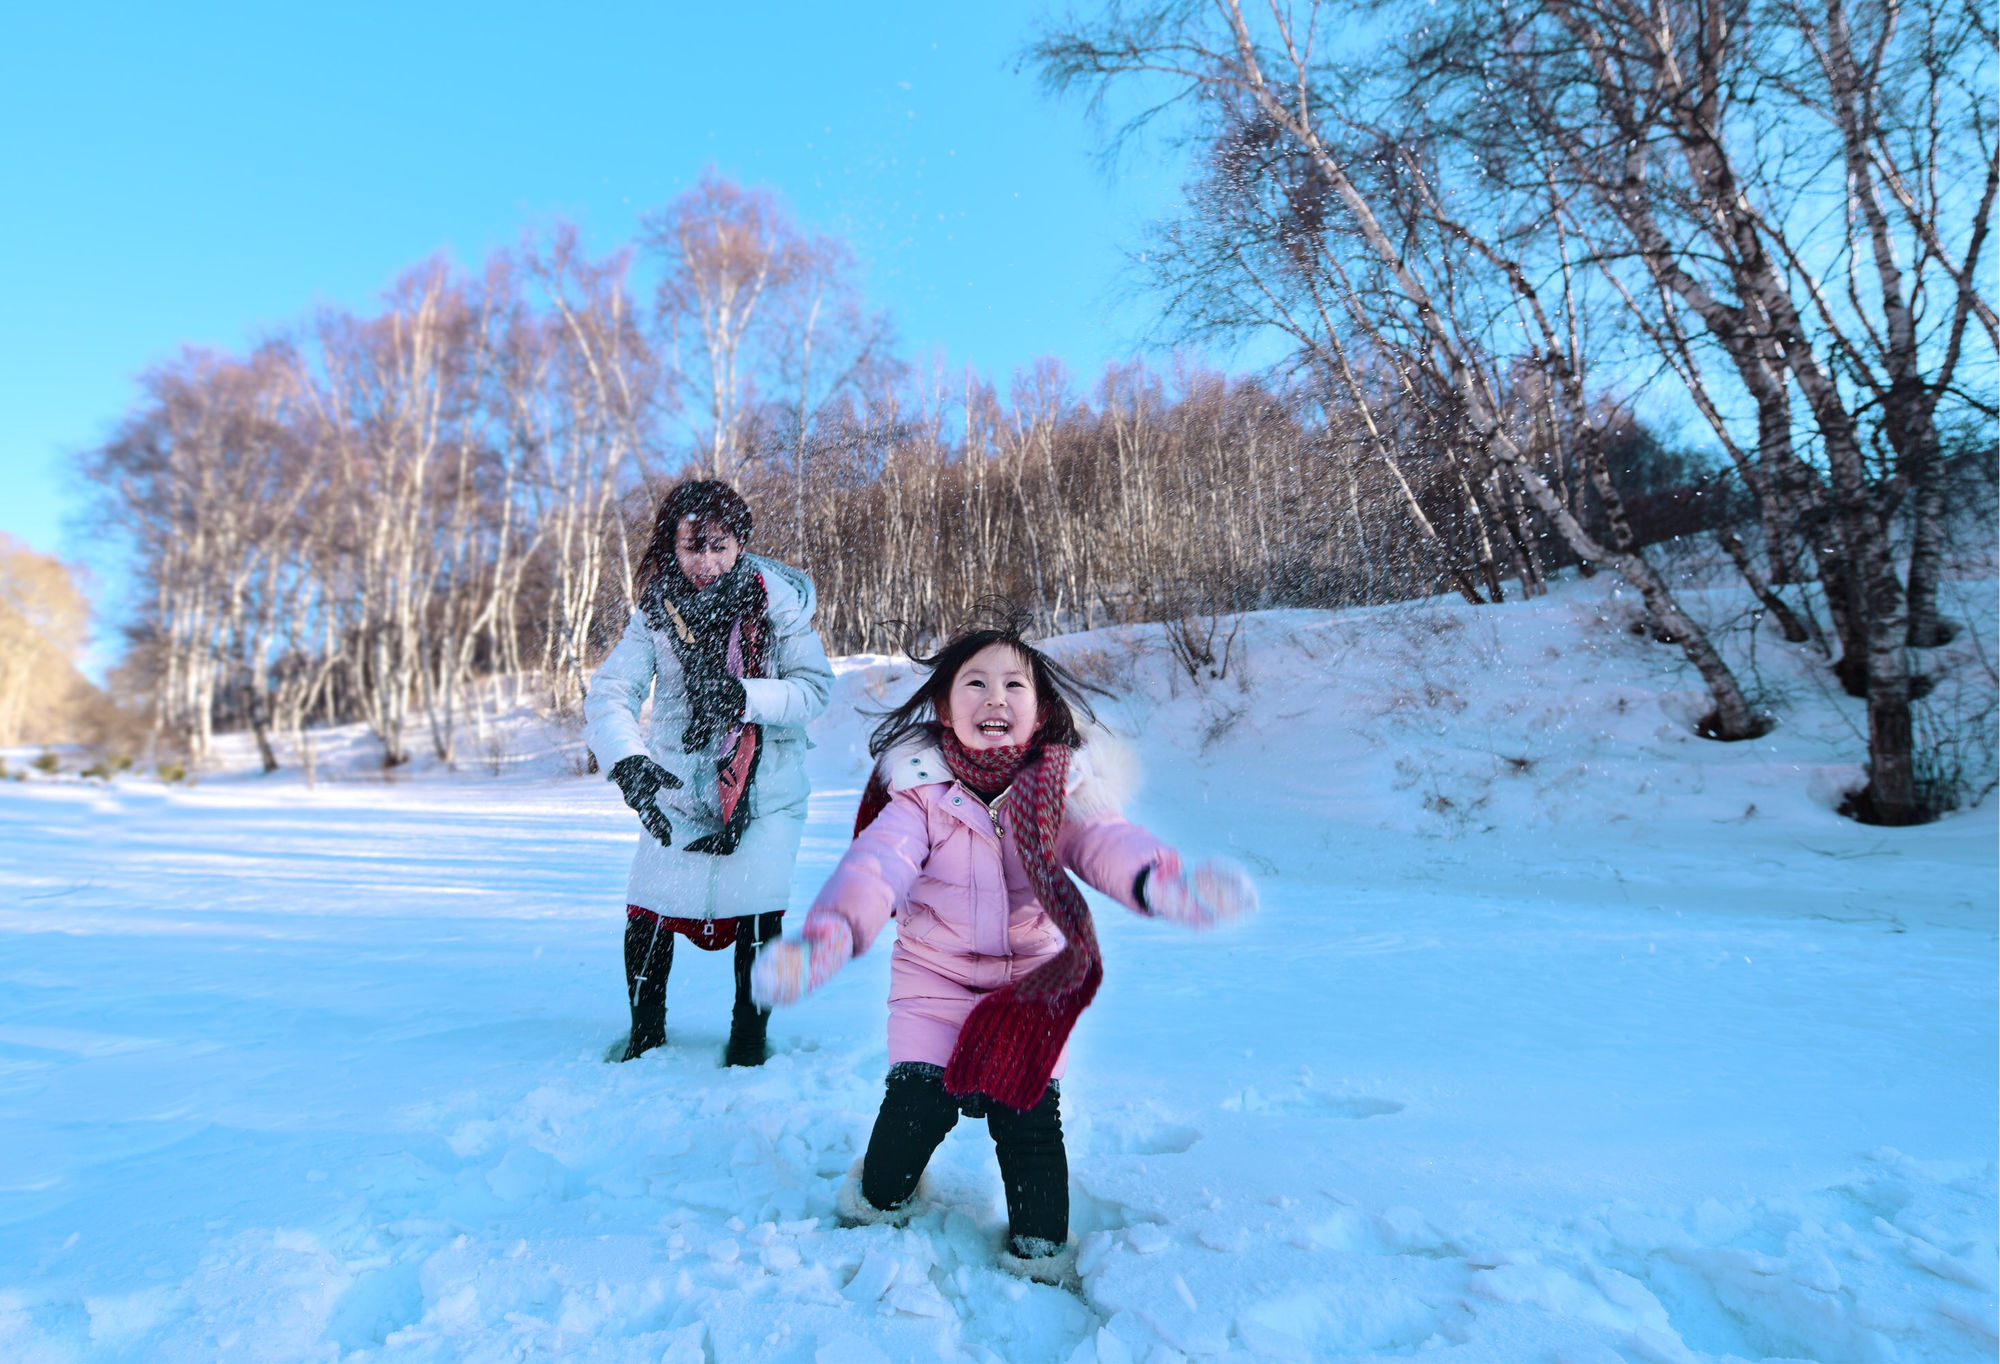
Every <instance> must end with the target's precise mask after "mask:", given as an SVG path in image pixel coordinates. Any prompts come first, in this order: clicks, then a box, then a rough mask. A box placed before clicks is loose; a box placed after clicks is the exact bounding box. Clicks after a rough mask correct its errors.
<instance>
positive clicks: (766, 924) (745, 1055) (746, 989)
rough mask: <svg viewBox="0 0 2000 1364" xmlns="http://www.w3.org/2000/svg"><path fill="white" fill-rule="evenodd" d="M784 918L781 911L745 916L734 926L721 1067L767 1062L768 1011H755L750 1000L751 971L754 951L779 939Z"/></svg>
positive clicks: (755, 1006) (755, 953) (769, 1014)
mask: <svg viewBox="0 0 2000 1364" xmlns="http://www.w3.org/2000/svg"><path fill="white" fill-rule="evenodd" d="M784 917H785V916H784V911H783V910H778V911H775V912H774V913H770V914H746V915H744V916H743V918H742V919H741V920H740V921H738V923H737V925H736V1007H735V1008H734V1009H733V1010H732V1011H731V1012H730V1016H729V1047H728V1050H727V1051H725V1052H724V1054H723V1058H722V1060H723V1064H724V1065H731V1066H761V1065H763V1064H764V1062H765V1061H766V1060H767V1059H769V1056H770V1049H769V1048H768V1047H766V1046H765V1045H764V1029H765V1027H766V1026H767V1025H768V1024H769V1023H770V1021H771V1011H770V1010H769V1009H760V1008H758V1007H757V1005H756V1003H755V1002H754V1001H753V1000H752V999H751V998H750V968H751V967H752V966H753V965H755V964H756V961H757V949H758V948H759V947H762V946H763V945H764V944H765V943H767V942H769V941H770V940H771V939H773V938H775V937H777V936H778V934H779V930H780V927H781V925H782V924H783V923H784Z"/></svg>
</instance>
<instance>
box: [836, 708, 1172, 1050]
mask: <svg viewBox="0 0 2000 1364" xmlns="http://www.w3.org/2000/svg"><path fill="white" fill-rule="evenodd" d="M877 770H878V771H880V772H881V773H882V775H883V777H884V779H885V781H886V782H887V784H888V786H889V789H890V792H891V797H890V800H889V804H888V805H887V806H886V807H884V809H883V810H882V813H881V814H879V815H877V816H876V817H875V821H874V823H872V824H870V825H869V826H868V827H867V828H866V829H864V830H862V831H861V834H860V835H859V836H858V837H857V838H856V839H855V840H854V843H853V845H852V846H851V847H850V848H848V850H847V855H846V856H845V857H843V858H841V859H840V865H839V866H838V867H836V868H835V869H834V873H833V875H832V876H831V877H830V878H828V880H827V883H826V885H825V886H824V887H822V888H821V890H820V893H819V895H818V897H817V898H816V899H815V900H814V901H813V909H814V911H819V910H832V911H834V912H835V913H838V914H840V915H841V916H842V917H843V918H845V919H846V920H847V922H848V924H849V926H850V927H852V928H853V930H854V949H855V951H856V952H864V951H866V950H867V949H868V945H869V944H870V943H871V942H873V941H874V939H875V935H876V934H877V933H879V932H881V930H882V925H883V924H884V923H886V922H887V921H888V919H889V917H890V916H891V915H895V916H896V917H897V919H898V921H899V922H898V926H897V929H896V946H895V949H894V951H893V953H892V954H891V956H890V959H889V1061H890V1064H892V1065H893V1064H895V1063H896V1062H899V1061H928V1062H930V1063H931V1064H933V1065H939V1066H941V1065H944V1064H945V1063H946V1062H948V1061H949V1060H950V1059H951V1052H952V1048H953V1046H954V1045H955V1044H956V1043H957V1041H958V1030H959V1028H960V1027H961V1026H963V1025H964V1023H965V1016H966V1015H967V1014H969V1013H971V1012H972V1006H973V1005H974V1004H975V1003H976V1002H978V999H979V996H980V995H982V994H985V993H986V992H988V991H990V990H994V989H997V988H999V987H1000V986H1002V985H1005V984H1007V983H1008V982H1010V981H1014V980H1019V979H1020V978H1021V977H1022V976H1024V975H1026V974H1028V972H1030V971H1032V970H1034V969H1035V968H1036V967H1037V966H1039V965H1041V963H1042V962H1044V961H1046V960H1047V959H1048V958H1050V957H1052V956H1054V955H1055V954H1056V953H1057V952H1058V951H1060V950H1061V949H1062V943H1063V940H1062V934H1061V932H1060V931H1059V930H1058V929H1057V928H1056V926H1055V923H1054V922H1053V921H1052V920H1051V919H1050V918H1049V916H1048V915H1047V914H1046V913H1045V912H1044V911H1043V909H1042V906H1041V904H1040V902H1039V901H1037V900H1036V898H1035V892H1034V889H1033V887H1032V886H1031V885H1030V884H1029V881H1028V873H1027V869H1026V868H1025V867H1024V866H1022V865H1021V854H1020V852H1019V850H1018V849H1017V848H1016V847H1015V845H1014V838H1013V833H1012V830H1011V828H1010V829H1009V830H1008V832H1007V834H1006V836H1004V837H1003V836H1002V835H1001V833H1000V826H1004V825H1005V824H1006V819H1007V806H1006V800H1005V798H1004V797H1003V798H1002V799H1001V801H1000V804H999V812H998V818H997V820H996V818H995V816H994V815H993V814H992V813H990V812H989V811H988V810H987V808H986V806H985V804H984V803H982V802H981V801H980V799H979V797H977V796H975V795H974V794H972V792H970V791H968V790H966V789H964V788H963V787H961V786H960V785H959V784H958V783H957V782H956V781H954V780H952V777H951V774H950V772H948V771H947V770H946V769H945V765H944V756H943V754H942V753H940V752H939V750H938V748H937V746H936V744H935V743H934V742H932V741H931V740H930V739H929V738H928V737H925V738H923V739H921V740H919V741H913V742H909V743H907V744H905V745H902V746H899V747H897V748H895V749H891V750H890V751H889V752H888V753H885V754H884V755H883V756H882V760H881V762H880V763H879V764H878V765H877ZM1132 770H1133V765H1132V759H1131V756H1130V753H1129V752H1128V751H1127V750H1126V749H1125V748H1124V747H1123V745H1121V744H1119V743H1118V742H1117V740H1115V739H1113V738H1111V736H1110V735H1108V734H1105V733H1104V732H1102V731H1101V730H1093V731H1092V732H1091V734H1090V738H1089V742H1087V743H1086V744H1085V745H1084V747H1082V748H1081V749H1079V750H1077V752H1076V754H1075V756H1074V757H1073V758H1072V759H1071V762H1070V773H1069V783H1068V787H1069V790H1068V796H1067V800H1066V802H1065V808H1064V814H1063V825H1062V829H1061V831H1060V832H1059V833H1058V834H1057V835H1056V858H1057V861H1059V862H1060V863H1061V864H1062V866H1064V867H1066V868H1067V869H1069V870H1070V871H1072V872H1074V873H1076V875H1077V876H1079V877H1081V878H1082V879H1083V880H1084V881H1085V882H1086V883H1087V884H1089V885H1091V886H1094V887H1095V888H1096V889H1098V890H1100V891H1102V892H1104V893H1105V894H1106V895H1108V896H1110V897H1111V898H1112V899H1114V900H1117V901H1118V902H1119V903H1120V904H1122V905H1124V906H1126V907H1127V908H1128V909H1131V910H1134V911H1136V912H1138V913H1141V914H1143V913H1145V912H1146V911H1145V910H1144V908H1143V907H1142V906H1141V905H1139V903H1138V902H1137V901H1136V900H1134V899H1133V896H1132V883H1133V882H1134V881H1135V880H1136V879H1137V878H1138V875H1139V872H1140V871H1141V870H1142V869H1144V868H1145V867H1148V866H1150V865H1152V863H1153V862H1155V861H1156V860H1158V859H1159V858H1160V857H1161V856H1163V855H1165V854H1166V853H1167V851H1168V849H1167V847H1166V845H1165V844H1163V843H1161V842H1160V841H1159V840H1158V839H1156V838H1154V837H1153V836H1152V835H1151V834H1149V833H1147V832H1146V831H1145V830H1144V829H1142V828H1140V827H1139V826H1138V825H1136V824H1133V823H1131V822H1130V821H1128V820H1127V819H1125V817H1124V816H1123V814H1122V813H1120V809H1121V807H1122V805H1123V804H1124V799H1125V797H1126V796H1127V795H1128V794H1129V791H1130V788H1131V785H1132ZM1067 1056H1068V1050H1067V1048H1065V1050H1064V1058H1065V1059H1066V1058H1067ZM1062 1071H1063V1062H1062V1060H1058V1061H1057V1062H1056V1069H1055V1073H1056V1074H1057V1075H1058V1076H1060V1075H1061V1074H1062Z"/></svg>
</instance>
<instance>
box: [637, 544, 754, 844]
mask: <svg viewBox="0 0 2000 1364" xmlns="http://www.w3.org/2000/svg"><path fill="white" fill-rule="evenodd" d="M639 609H640V610H642V611H644V612H645V614H646V623H647V624H648V625H651V626H652V627H653V629H654V630H656V631H658V632H659V633H661V634H663V635H665V636H666V637H667V638H668V639H669V640H671V641H672V642H673V647H674V655H675V657H677V658H678V659H679V660H680V665H681V677H682V679H683V681H684V682H685V684H686V688H687V699H688V710H689V716H688V724H687V729H686V731H685V732H684V733H683V734H682V736H681V746H682V748H683V749H684V750H685V751H687V752H689V753H693V752H695V751H697V750H699V749H703V748H706V747H707V746H708V745H709V743H710V742H712V741H713V740H714V738H715V735H716V733H717V731H718V730H720V729H722V728H723V727H724V726H725V725H726V724H728V723H731V722H732V721H733V720H734V717H733V716H723V715H721V714H719V713H717V712H716V711H715V709H714V706H713V704H712V702H713V698H714V697H715V695H716V693H715V689H714V687H713V684H714V683H715V682H718V681H720V680H721V679H723V678H725V677H739V678H741V677H762V676H763V675H764V671H765V662H766V654H767V652H768V645H769V642H770V633H771V631H770V622H769V621H768V620H766V619H765V613H766V612H767V611H768V610H769V609H770V596H769V594H768V593H766V592H765V590H764V579H763V577H762V576H761V575H759V574H758V573H757V571H756V570H755V569H753V568H751V567H750V564H749V562H748V561H747V560H745V559H738V560H737V561H736V564H735V566H734V567H732V568H731V569H730V570H729V571H728V572H727V573H725V574H723V575H722V576H721V577H720V578H718V579H717V580H716V581H715V582H713V583H711V584H710V585H709V586H708V587H707V588H705V589H697V588H696V587H695V585H694V584H693V583H692V582H690V581H689V580H688V578H687V575H686V574H684V573H682V572H681V571H680V568H679V566H678V565H674V566H671V567H669V568H668V569H667V571H666V572H665V573H662V574H661V575H660V576H659V577H658V578H656V579H655V580H654V581H653V583H652V585H651V586H650V587H648V588H647V590H646V592H645V594H644V596H643V597H642V598H641V599H640V602H639ZM739 626H740V627H741V628H740V629H739V628H738V627H739ZM732 635H734V636H735V638H736V640H737V648H738V650H739V651H740V654H741V658H742V668H741V670H740V671H739V670H737V669H735V668H732V667H730V664H729V641H730V637H731V636H732ZM760 739H761V735H760V734H759V727H758V726H756V725H743V726H741V727H740V728H738V730H737V733H736V742H735V743H734V744H733V745H731V746H730V748H729V750H728V751H727V752H725V753H723V754H722V755H721V756H720V757H718V758H717V760H716V805H717V807H718V808H719V809H720V810H721V811H722V828H721V829H720V830H718V831H717V832H715V833H712V834H708V835H705V836H703V837H701V838H697V839H695V840H694V841H693V842H691V843H689V844H687V850H688V851H689V852H702V853H713V854H716V855H718V856H726V855H728V854H729V853H733V852H735V851H736V845H737V843H738V842H739V841H741V839H742V837H743V830H744V829H745V828H746V827H747V826H748V825H749V822H750V803H749V802H748V801H746V800H745V799H743V797H744V796H745V795H747V794H748V793H749V790H750V784H751V782H753V781H754V780H755V779H756V775H757V760H758V758H759V757H760V756H762V748H763V745H762V743H761V742H760Z"/></svg>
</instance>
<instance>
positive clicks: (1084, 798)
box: [875, 725, 1139, 819]
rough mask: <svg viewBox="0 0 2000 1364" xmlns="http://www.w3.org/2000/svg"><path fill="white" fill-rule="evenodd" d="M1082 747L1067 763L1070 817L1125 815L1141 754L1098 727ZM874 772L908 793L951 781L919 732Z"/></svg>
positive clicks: (932, 744)
mask: <svg viewBox="0 0 2000 1364" xmlns="http://www.w3.org/2000/svg"><path fill="white" fill-rule="evenodd" d="M1083 737H1084V743H1083V747H1082V748H1079V749H1077V750H1076V753H1075V755H1074V756H1072V757H1071V758H1070V762H1069V780H1068V782H1067V783H1065V784H1066V785H1067V786H1068V788H1069V789H1068V791H1067V793H1066V794H1067V796H1068V806H1069V811H1068V813H1069V816H1070V818H1072V819H1089V818H1092V817H1094V816H1098V815H1118V814H1123V813H1124V810H1125V804H1126V802H1127V801H1129V800H1131V798H1132V796H1133V794H1134V793H1135V792H1136V791H1137V790H1138V789H1139V758H1138V755H1137V754H1135V753H1133V751H1132V749H1131V746H1130V745H1128V744H1127V743H1125V741H1124V740H1122V739H1120V738H1118V737H1116V736H1115V735H1113V734H1112V733H1111V731H1110V730H1108V729H1105V728H1103V727H1102V726H1100V725H1090V726H1087V727H1086V728H1085V730H1084V736H1083ZM875 770H876V772H878V773H879V774H881V777H882V781H883V783H884V784H885V785H887V786H888V788H889V789H890V790H891V791H907V790H909V789H910V788H911V787H913V786H928V785H931V784H932V783H935V782H948V781H950V780H951V779H952V776H951V770H950V769H949V768H947V767H946V766H945V765H944V752H943V750H942V749H940V748H939V747H938V743H937V740H935V739H933V738H932V737H931V736H930V735H929V734H928V733H927V732H925V731H923V730H917V731H915V732H914V733H912V734H908V735H905V736H904V738H903V739H902V741H901V742H900V743H898V744H896V745H895V746H894V747H893V748H891V749H890V750H889V751H888V752H887V753H884V754H883V755H882V756H881V757H880V758H879V759H877V760H876V763H875Z"/></svg>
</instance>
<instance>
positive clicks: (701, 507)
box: [632, 478, 755, 597]
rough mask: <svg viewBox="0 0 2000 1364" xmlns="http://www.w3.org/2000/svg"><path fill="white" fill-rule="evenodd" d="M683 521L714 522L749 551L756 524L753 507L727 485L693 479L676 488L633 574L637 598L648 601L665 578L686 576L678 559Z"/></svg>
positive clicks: (664, 502)
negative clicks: (676, 540)
mask: <svg viewBox="0 0 2000 1364" xmlns="http://www.w3.org/2000/svg"><path fill="white" fill-rule="evenodd" d="M683 521H693V522H694V523H695V524H696V525H697V526H699V525H702V524H703V523H705V522H710V521H713V522H714V523H715V524H716V525H718V526H720V527H722V529H723V530H725V531H727V532H729V534H731V535H733V536H735V537H736V538H737V540H739V541H740V542H742V543H743V544H744V545H745V546H746V547H747V546H748V545H749V543H750V531H751V529H752V527H753V525H754V524H755V523H754V522H753V520H752V518H751V516H750V505H749V504H748V503H747V502H745V501H744V500H743V499H742V497H740V496H739V495H738V494H737V492H736V489H734V488H732V487H730V486H729V485H728V484H727V483H723V482H719V481H718V480H716V479H712V478H691V479H689V480H688V481H687V482H685V483H681V484H678V485H676V486H675V487H674V488H673V489H671V490H670V491H669V492H668V493H667V495H666V496H665V497H663V498H661V499H660V510H659V512H658V514H657V515H655V516H654V517H653V538H652V539H651V540H649V541H647V543H646V553H645V555H644V556H643V557H641V558H640V560H639V567H638V568H637V569H636V570H635V571H634V572H633V574H632V590H633V594H634V595H635V596H639V597H644V596H645V595H646V589H647V588H649V587H651V586H652V585H653V584H654V583H655V582H657V581H659V579H660V578H661V577H662V576H671V577H675V578H678V577H681V576H682V574H681V564H680V560H678V559H676V558H675V557H674V537H675V536H676V535H678V534H679V533H680V527H681V522H683Z"/></svg>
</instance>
